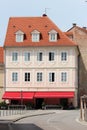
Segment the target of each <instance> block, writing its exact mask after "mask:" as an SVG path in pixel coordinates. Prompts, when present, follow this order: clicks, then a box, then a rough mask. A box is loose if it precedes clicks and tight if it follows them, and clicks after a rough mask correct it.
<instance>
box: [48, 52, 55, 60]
mask: <svg viewBox="0 0 87 130" xmlns="http://www.w3.org/2000/svg"><path fill="white" fill-rule="evenodd" d="M53 60H54V52H49V61H53Z"/></svg>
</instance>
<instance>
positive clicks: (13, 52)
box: [11, 51, 19, 63]
mask: <svg viewBox="0 0 87 130" xmlns="http://www.w3.org/2000/svg"><path fill="white" fill-rule="evenodd" d="M15 53H16V54H17V60H13V59H14V58H13V54H15ZM11 55H12V58H11V62H14V63H15V62H18V55H19V53H18V51H13V52H12V53H11Z"/></svg>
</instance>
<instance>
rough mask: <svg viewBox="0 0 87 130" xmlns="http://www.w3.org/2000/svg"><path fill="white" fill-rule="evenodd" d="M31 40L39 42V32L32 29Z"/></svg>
mask: <svg viewBox="0 0 87 130" xmlns="http://www.w3.org/2000/svg"><path fill="white" fill-rule="evenodd" d="M31 34H32V42H39V40H40V32H38V31H37V30H34V31H33V32H32V33H31Z"/></svg>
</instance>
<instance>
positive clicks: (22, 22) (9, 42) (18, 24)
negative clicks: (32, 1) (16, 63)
mask: <svg viewBox="0 0 87 130" xmlns="http://www.w3.org/2000/svg"><path fill="white" fill-rule="evenodd" d="M19 30H21V31H22V32H24V34H25V39H24V41H23V42H21V43H20V42H16V40H15V33H16V32H17V31H19ZM33 30H37V31H39V32H40V34H41V39H40V42H32V39H31V32H32V31H33ZM51 30H55V31H56V32H58V35H59V39H58V40H57V42H49V36H48V33H49V32H50V31H51ZM4 46H9V47H10V46H18V47H21V46H76V43H75V42H73V41H71V40H70V39H69V38H68V37H67V36H66V35H65V34H64V33H63V32H62V31H61V30H60V29H59V28H58V27H57V26H56V25H55V24H54V23H53V22H52V21H51V20H50V19H49V18H48V17H47V16H42V17H11V18H10V19H9V23H8V29H7V34H6V39H5V43H4Z"/></svg>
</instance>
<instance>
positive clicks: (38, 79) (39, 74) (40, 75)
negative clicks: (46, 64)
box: [37, 73, 42, 82]
mask: <svg viewBox="0 0 87 130" xmlns="http://www.w3.org/2000/svg"><path fill="white" fill-rule="evenodd" d="M37 81H38V82H39V81H42V73H37Z"/></svg>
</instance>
